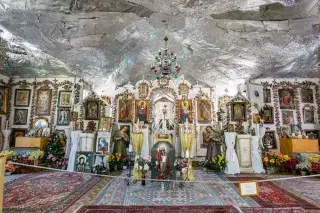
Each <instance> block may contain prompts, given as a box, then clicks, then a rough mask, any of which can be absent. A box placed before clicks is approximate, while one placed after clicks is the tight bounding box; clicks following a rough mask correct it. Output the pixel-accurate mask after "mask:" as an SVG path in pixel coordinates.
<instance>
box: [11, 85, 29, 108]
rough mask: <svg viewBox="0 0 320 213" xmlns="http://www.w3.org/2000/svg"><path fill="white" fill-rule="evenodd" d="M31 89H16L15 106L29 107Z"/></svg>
mask: <svg viewBox="0 0 320 213" xmlns="http://www.w3.org/2000/svg"><path fill="white" fill-rule="evenodd" d="M30 94H31V90H30V89H16V92H15V96H14V106H19V107H28V106H29V103H30Z"/></svg>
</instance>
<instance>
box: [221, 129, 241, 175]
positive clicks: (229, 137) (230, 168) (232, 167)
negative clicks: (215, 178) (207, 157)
mask: <svg viewBox="0 0 320 213" xmlns="http://www.w3.org/2000/svg"><path fill="white" fill-rule="evenodd" d="M224 136H225V141H226V146H227V151H226V160H227V161H228V163H227V167H226V170H225V173H227V174H237V173H240V167H239V160H238V156H237V154H236V151H235V149H234V146H235V143H236V136H237V133H235V132H225V133H224Z"/></svg>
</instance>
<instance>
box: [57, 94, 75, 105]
mask: <svg viewBox="0 0 320 213" xmlns="http://www.w3.org/2000/svg"><path fill="white" fill-rule="evenodd" d="M71 106H72V91H64V90H63V91H59V98H58V107H71Z"/></svg>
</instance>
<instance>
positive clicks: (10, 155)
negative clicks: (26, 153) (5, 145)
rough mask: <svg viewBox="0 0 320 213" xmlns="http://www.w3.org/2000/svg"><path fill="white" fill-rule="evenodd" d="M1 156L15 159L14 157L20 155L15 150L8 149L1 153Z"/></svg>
mask: <svg viewBox="0 0 320 213" xmlns="http://www.w3.org/2000/svg"><path fill="white" fill-rule="evenodd" d="M0 156H4V157H6V159H7V160H13V159H15V158H17V157H18V156H19V154H18V153H16V152H14V151H13V150H6V151H2V152H1V153H0Z"/></svg>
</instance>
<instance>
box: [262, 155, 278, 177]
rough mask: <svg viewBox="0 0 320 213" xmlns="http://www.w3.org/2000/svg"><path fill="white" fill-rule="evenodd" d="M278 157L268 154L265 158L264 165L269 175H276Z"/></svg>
mask: <svg viewBox="0 0 320 213" xmlns="http://www.w3.org/2000/svg"><path fill="white" fill-rule="evenodd" d="M276 160H277V156H276V154H270V153H267V154H266V156H265V157H264V158H263V161H262V162H263V165H264V166H265V167H266V170H267V174H274V173H276V167H277V161H276Z"/></svg>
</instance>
